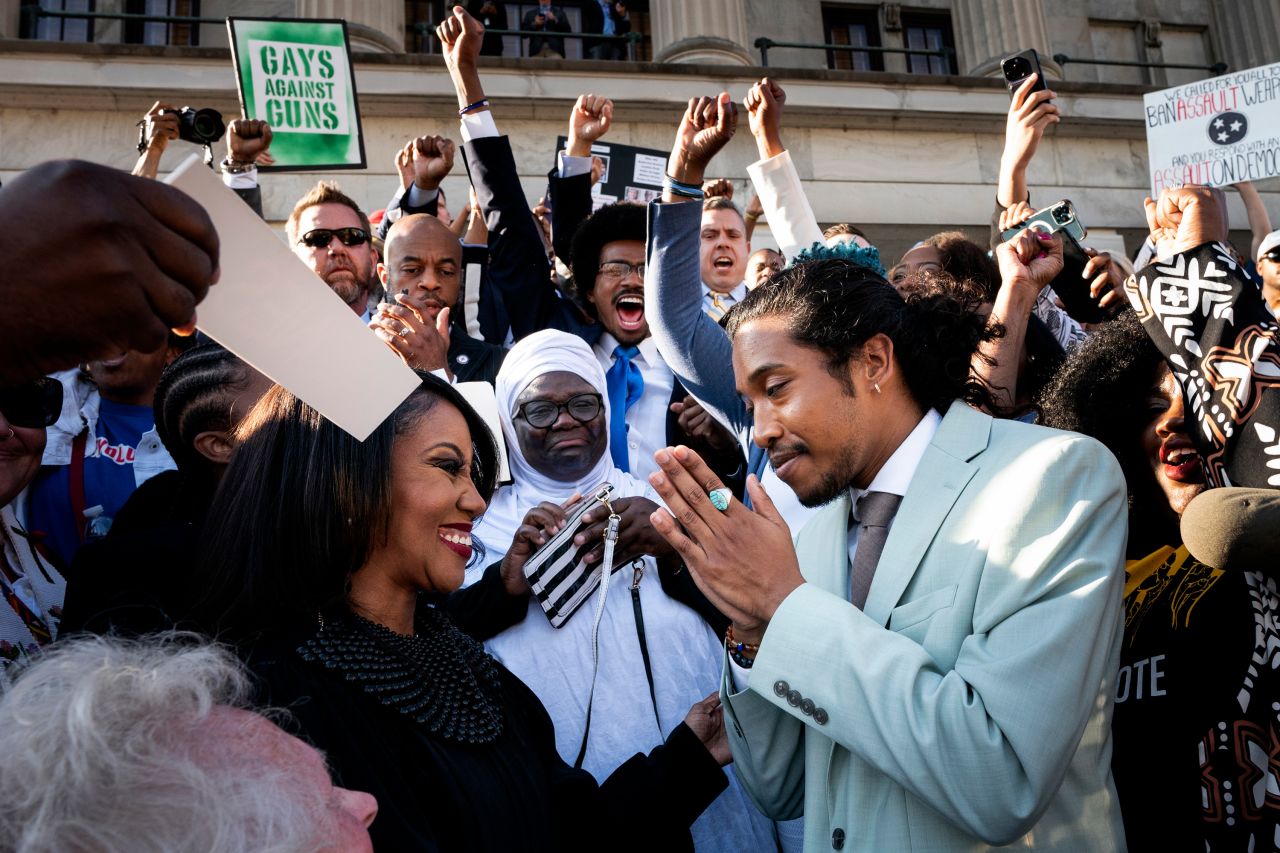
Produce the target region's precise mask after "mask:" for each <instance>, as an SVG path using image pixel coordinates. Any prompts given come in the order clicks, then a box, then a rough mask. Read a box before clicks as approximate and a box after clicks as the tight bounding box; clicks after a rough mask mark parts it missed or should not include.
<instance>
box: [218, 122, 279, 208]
mask: <svg viewBox="0 0 1280 853" xmlns="http://www.w3.org/2000/svg"><path fill="white" fill-rule="evenodd" d="M270 149H271V125H269V124H267V123H266V122H265V121H263V120H262V119H250V118H238V119H236V120H235V121H233V122H231V124H229V125H227V157H226V159H225V160H223V161H222V182H223V183H224V184H226V185H227V186H228V187H230V188H231V189H232V190H233V191H234V192H235V194H236V195H238V196H240V198H241V199H242V200H243V201H244V203H245V204H247V205H249V207H251V208H253V212H254V213H256V214H258V216H260V217H262V218H263V219H266V215H265V214H264V213H263V211H262V189H261V188H260V187H259V186H258V165H259V164H261V165H263V166H269V165H271V164H272V163H273V162H275V161H274V160H273V159H272V157H271V153H270Z"/></svg>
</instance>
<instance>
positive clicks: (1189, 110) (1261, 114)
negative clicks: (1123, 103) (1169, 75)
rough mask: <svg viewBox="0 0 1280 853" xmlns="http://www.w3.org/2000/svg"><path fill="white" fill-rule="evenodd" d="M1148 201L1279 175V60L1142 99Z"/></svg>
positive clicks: (1155, 93) (1165, 90)
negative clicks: (1169, 191) (1167, 193)
mask: <svg viewBox="0 0 1280 853" xmlns="http://www.w3.org/2000/svg"><path fill="white" fill-rule="evenodd" d="M1142 100H1143V107H1144V113H1145V117H1146V123H1147V152H1148V154H1149V157H1150V162H1151V197H1152V198H1158V197H1159V195H1160V191H1161V190H1162V189H1166V188H1176V187H1180V186H1182V185H1183V184H1203V185H1205V186H1211V187H1225V186H1228V185H1230V184H1236V183H1240V182H1241V181H1258V180H1262V179H1263V178H1274V177H1276V176H1277V175H1280V62H1277V63H1274V64H1272V65H1263V66H1261V67H1259V68H1250V69H1247V70H1245V71H1233V72H1231V73H1230V74H1224V75H1222V76H1221V77H1213V78H1210V79H1208V80H1199V81H1197V82H1195V83H1186V84H1183V85H1181V86H1174V87H1173V88H1171V89H1164V90H1163V91H1160V92H1153V93H1151V94H1149V95H1145V96H1143V99H1142Z"/></svg>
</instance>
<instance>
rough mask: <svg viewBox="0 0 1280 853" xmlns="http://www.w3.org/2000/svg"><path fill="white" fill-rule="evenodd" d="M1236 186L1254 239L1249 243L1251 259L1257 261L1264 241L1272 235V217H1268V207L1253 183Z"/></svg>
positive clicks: (1247, 182)
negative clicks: (1259, 248) (1259, 249)
mask: <svg viewBox="0 0 1280 853" xmlns="http://www.w3.org/2000/svg"><path fill="white" fill-rule="evenodd" d="M1234 186H1235V189H1236V192H1238V193H1240V200H1241V201H1243V202H1244V210H1245V213H1247V214H1248V215H1249V232H1250V235H1251V237H1252V239H1251V240H1250V242H1249V258H1250V259H1251V260H1252V259H1256V258H1257V257H1258V247H1259V246H1260V245H1262V239H1263V238H1264V237H1266V236H1267V235H1268V234H1270V233H1271V217H1270V216H1268V215H1267V208H1266V205H1264V204H1263V203H1262V196H1261V195H1259V194H1258V189H1257V187H1255V186H1254V185H1253V182H1252V181H1241V182H1240V183H1238V184H1235V185H1234Z"/></svg>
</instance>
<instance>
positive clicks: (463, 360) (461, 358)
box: [455, 352, 471, 364]
mask: <svg viewBox="0 0 1280 853" xmlns="http://www.w3.org/2000/svg"><path fill="white" fill-rule="evenodd" d="M455 360H456V361H457V362H458V364H468V363H469V362H470V361H471V356H469V355H467V354H466V353H465V352H464V353H460V354H459V355H458V357H457V359H455Z"/></svg>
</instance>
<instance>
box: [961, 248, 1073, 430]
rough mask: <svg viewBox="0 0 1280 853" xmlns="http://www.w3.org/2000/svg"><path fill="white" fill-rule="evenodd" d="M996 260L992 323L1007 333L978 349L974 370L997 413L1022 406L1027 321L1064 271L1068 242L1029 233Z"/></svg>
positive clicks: (982, 344)
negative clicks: (1020, 377)
mask: <svg viewBox="0 0 1280 853" xmlns="http://www.w3.org/2000/svg"><path fill="white" fill-rule="evenodd" d="M996 260H997V261H998V262H999V264H1000V290H999V292H998V293H996V298H995V302H994V304H993V305H992V306H991V317H990V319H989V320H988V323H989V324H992V325H995V324H999V325H1001V326H1003V327H1004V334H1003V335H1001V336H1000V337H998V338H995V339H993V340H988V341H983V342H982V343H981V344H979V345H978V351H977V352H976V353H974V355H973V362H972V370H973V373H974V375H975V376H977V377H979V378H980V379H982V380H984V381H985V382H986V383H987V385H989V386H990V387H991V390H992V396H993V397H994V399H995V402H996V405H997V408H998V409H1001V410H1005V411H1007V410H1009V409H1012V408H1013V407H1014V406H1015V405H1016V404H1017V402H1018V369H1019V367H1020V365H1021V362H1022V349H1023V346H1024V344H1025V343H1026V338H1027V322H1028V321H1029V320H1030V318H1031V314H1032V312H1033V311H1034V309H1035V306H1036V302H1037V301H1038V299H1039V296H1040V291H1042V290H1044V288H1045V285H1047V284H1048V283H1049V282H1051V281H1053V278H1054V276H1056V275H1057V274H1058V273H1059V272H1061V271H1062V238H1061V237H1051V236H1050V235H1048V234H1045V233H1043V232H1041V231H1032V230H1031V229H1029V228H1028V229H1027V230H1025V231H1023V232H1022V233H1021V234H1020V235H1018V236H1017V237H1016V238H1015V239H1013V240H1010V241H1009V242H1008V243H1001V244H1000V245H999V246H998V247H997V248H996ZM992 414H1000V412H993V413H992Z"/></svg>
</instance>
